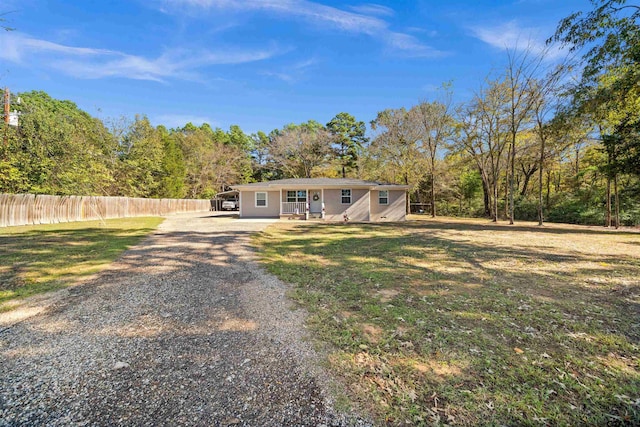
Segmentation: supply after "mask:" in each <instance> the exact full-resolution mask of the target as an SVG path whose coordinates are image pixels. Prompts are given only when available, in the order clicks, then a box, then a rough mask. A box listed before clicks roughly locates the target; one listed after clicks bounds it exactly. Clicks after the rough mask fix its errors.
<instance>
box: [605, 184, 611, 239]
mask: <svg viewBox="0 0 640 427" xmlns="http://www.w3.org/2000/svg"><path fill="white" fill-rule="evenodd" d="M605 209H606V212H605V220H604V226H605V227H611V176H610V174H607V202H606V208H605Z"/></svg>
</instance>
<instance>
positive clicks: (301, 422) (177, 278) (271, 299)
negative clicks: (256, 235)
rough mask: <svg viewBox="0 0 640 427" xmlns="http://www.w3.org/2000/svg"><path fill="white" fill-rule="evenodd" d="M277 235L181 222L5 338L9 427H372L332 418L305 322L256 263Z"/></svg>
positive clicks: (0, 370) (166, 226)
mask: <svg viewBox="0 0 640 427" xmlns="http://www.w3.org/2000/svg"><path fill="white" fill-rule="evenodd" d="M266 225H267V224H266V223H264V222H256V221H253V222H251V221H242V220H231V219H229V218H218V217H215V216H213V215H204V216H203V215H202V214H200V215H193V214H182V215H173V216H171V217H169V218H168V219H167V220H166V221H165V222H164V223H163V224H162V225H161V226H160V228H159V229H158V231H157V232H156V233H155V234H153V235H152V236H150V237H149V238H147V239H146V240H145V241H144V242H142V243H141V244H140V245H138V246H136V247H134V248H132V249H130V250H129V251H127V252H126V253H125V254H124V255H123V256H122V257H121V258H120V259H119V260H118V261H117V262H116V263H115V264H114V265H113V266H112V267H111V268H110V269H109V270H108V271H106V272H104V273H102V274H100V275H99V276H98V277H97V278H95V279H93V280H92V281H91V282H90V283H87V284H85V285H82V286H79V287H76V288H73V289H72V292H70V291H64V292H67V294H66V295H67V297H65V298H52V305H50V306H49V308H48V309H47V310H45V311H44V312H43V313H41V314H39V315H36V316H33V317H31V318H29V319H26V320H23V321H21V322H18V323H15V324H13V325H12V326H9V327H7V328H5V329H3V330H1V331H0V426H14V425H49V426H62V425H65V426H67V425H75V426H84V425H92V426H93V425H96V426H98V425H136V426H145V425H149V426H151V425H187V426H201V425H203V426H204V425H207V426H209V425H219V426H236V425H237V426H281V425H287V426H316V425H327V426H341V425H367V424H368V423H367V422H365V421H363V420H362V419H359V418H357V417H355V416H353V415H351V414H342V413H339V412H337V411H335V410H334V409H333V406H332V402H331V399H330V395H329V394H328V393H326V390H327V389H328V388H329V387H330V386H331V381H332V380H331V377H330V375H328V374H327V373H326V372H325V371H324V370H323V368H321V367H320V364H319V363H318V355H317V354H316V353H315V352H314V350H313V348H312V346H311V344H310V343H309V341H308V340H304V339H303V338H304V334H305V332H304V328H303V326H302V325H303V320H304V312H302V311H300V310H292V309H291V306H290V303H289V302H288V301H287V299H286V297H285V291H286V289H287V287H286V285H285V284H283V283H282V282H280V281H278V280H277V279H276V278H274V277H273V276H270V275H268V274H266V273H265V272H264V271H263V270H262V269H261V268H260V267H259V266H258V265H257V264H256V263H255V262H254V254H253V253H252V251H251V249H250V247H249V236H250V234H251V233H252V232H254V231H259V230H261V229H262V228H264V227H265V226H266ZM69 294H73V296H74V297H73V298H70V297H68V295H69ZM0 316H2V314H0Z"/></svg>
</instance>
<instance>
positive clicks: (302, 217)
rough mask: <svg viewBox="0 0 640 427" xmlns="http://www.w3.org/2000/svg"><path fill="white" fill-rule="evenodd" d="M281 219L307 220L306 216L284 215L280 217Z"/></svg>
mask: <svg viewBox="0 0 640 427" xmlns="http://www.w3.org/2000/svg"><path fill="white" fill-rule="evenodd" d="M280 219H297V220H304V219H305V215H304V214H282V215H280Z"/></svg>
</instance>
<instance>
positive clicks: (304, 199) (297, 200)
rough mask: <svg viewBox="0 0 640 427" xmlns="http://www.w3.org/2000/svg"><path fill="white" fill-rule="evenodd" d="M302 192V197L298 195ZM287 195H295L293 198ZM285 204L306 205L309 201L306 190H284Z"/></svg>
mask: <svg viewBox="0 0 640 427" xmlns="http://www.w3.org/2000/svg"><path fill="white" fill-rule="evenodd" d="M301 192H304V197H302V196H300V193H301ZM289 193H295V194H294V196H293V197H289ZM285 196H286V198H287V203H306V202H308V201H309V192H308V191H307V190H286V194H285Z"/></svg>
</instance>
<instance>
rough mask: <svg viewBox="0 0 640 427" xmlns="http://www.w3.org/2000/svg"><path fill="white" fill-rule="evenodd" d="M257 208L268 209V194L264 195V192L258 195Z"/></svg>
mask: <svg viewBox="0 0 640 427" xmlns="http://www.w3.org/2000/svg"><path fill="white" fill-rule="evenodd" d="M256 207H257V208H266V207H267V193H264V192H257V193H256Z"/></svg>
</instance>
